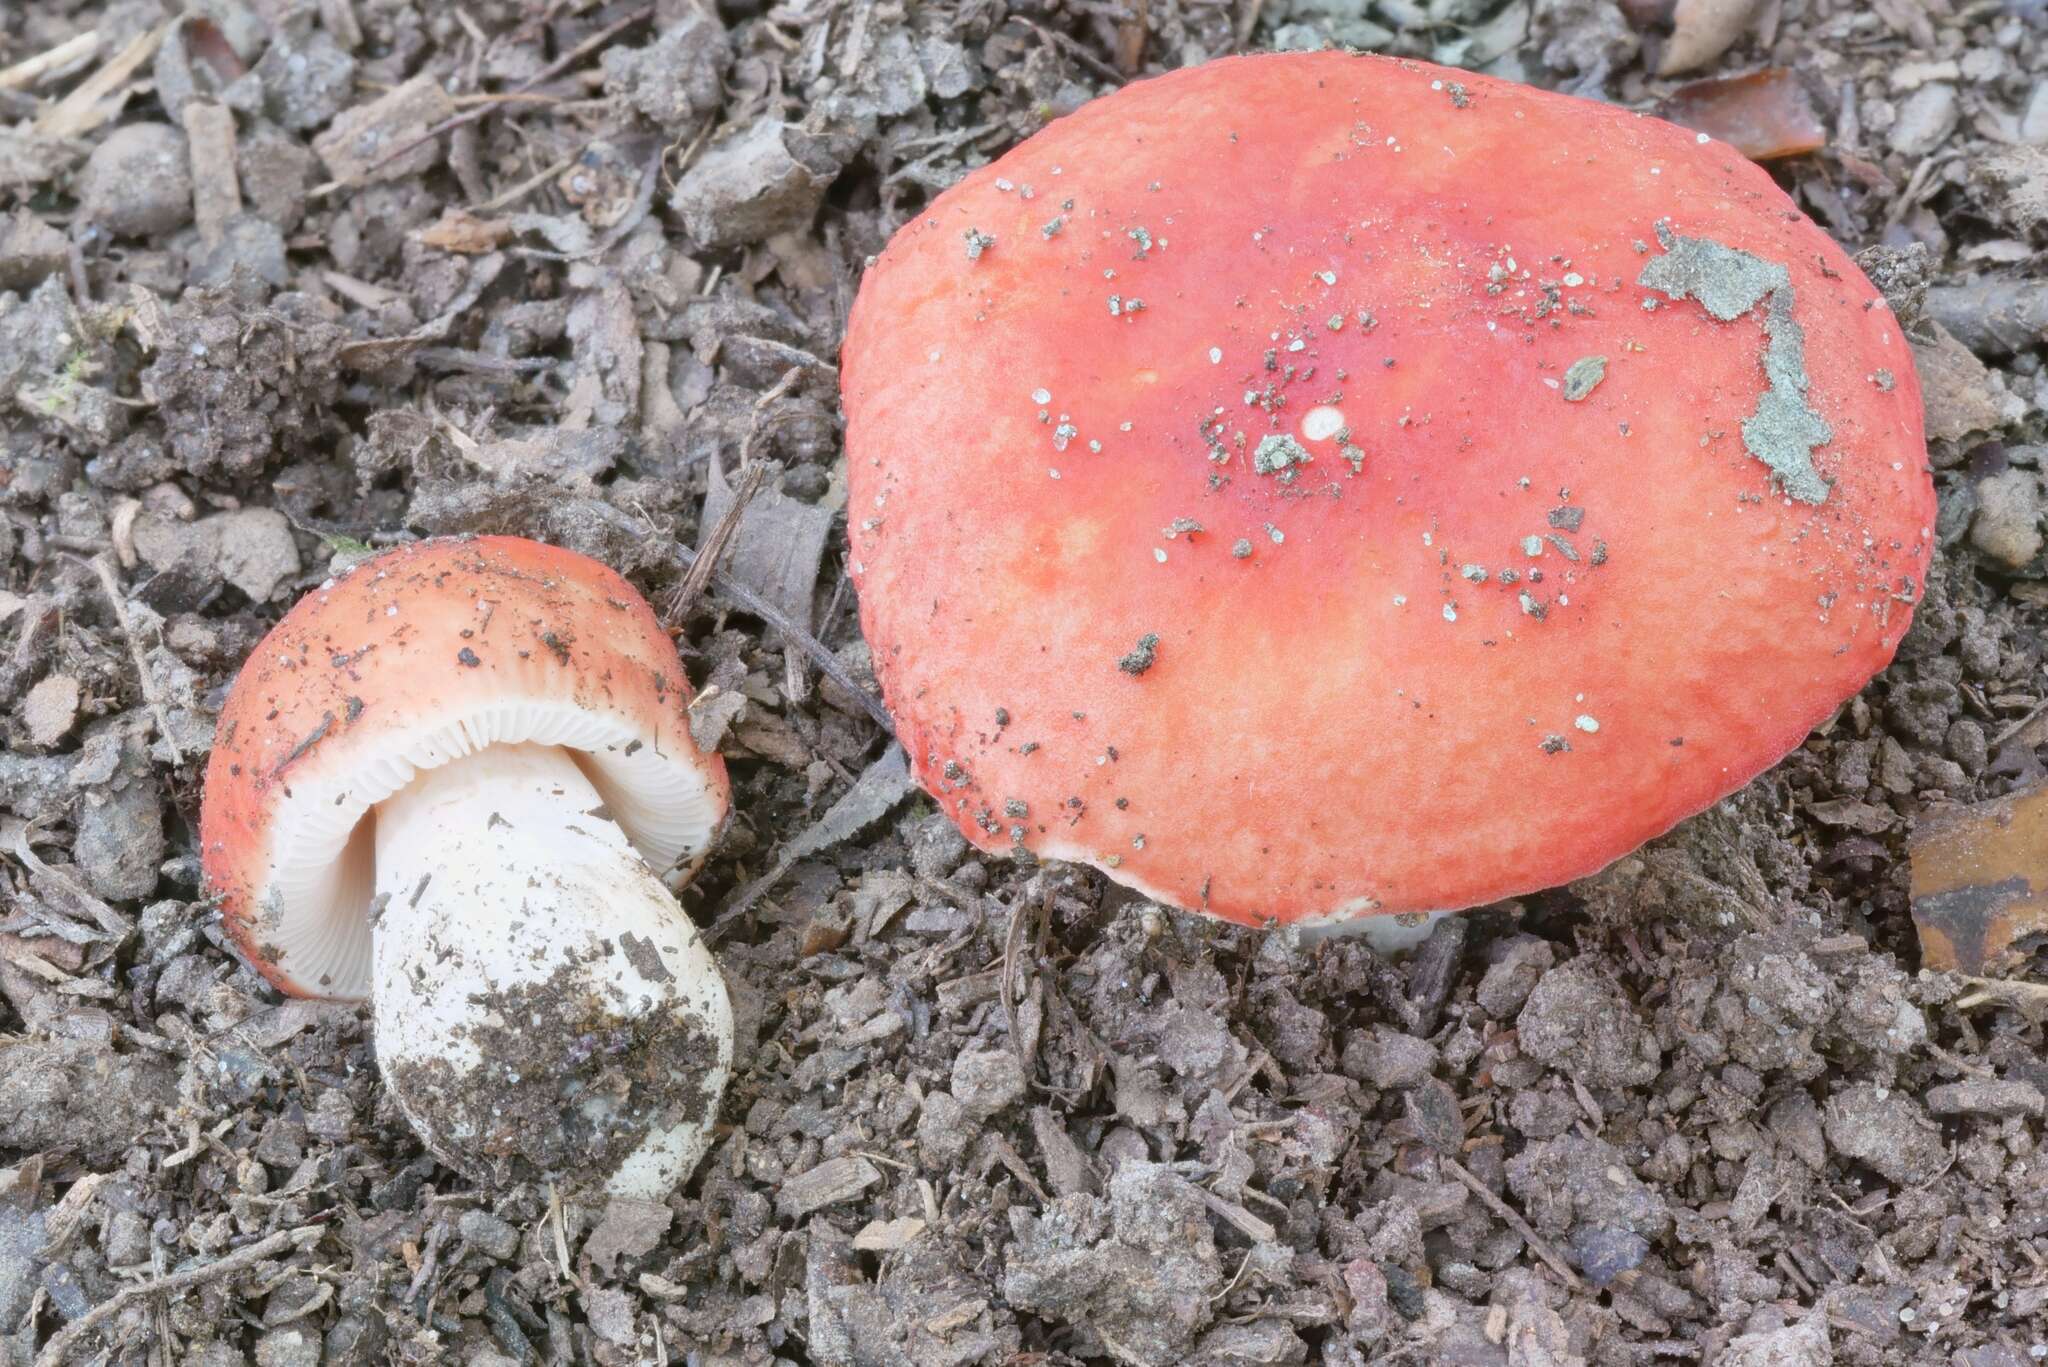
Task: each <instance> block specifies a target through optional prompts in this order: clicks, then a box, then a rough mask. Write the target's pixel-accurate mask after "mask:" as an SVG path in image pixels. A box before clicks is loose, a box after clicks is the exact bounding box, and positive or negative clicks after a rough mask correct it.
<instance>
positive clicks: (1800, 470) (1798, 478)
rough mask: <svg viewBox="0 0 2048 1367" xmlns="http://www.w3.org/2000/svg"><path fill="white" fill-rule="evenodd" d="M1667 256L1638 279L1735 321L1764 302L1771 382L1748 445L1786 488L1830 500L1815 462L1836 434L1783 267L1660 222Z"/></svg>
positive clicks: (1749, 425)
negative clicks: (1814, 396) (1820, 407)
mask: <svg viewBox="0 0 2048 1367" xmlns="http://www.w3.org/2000/svg"><path fill="white" fill-rule="evenodd" d="M1657 241H1658V242H1659V243H1660V244H1662V246H1663V248H1664V255H1662V256H1660V257H1657V258H1656V259H1654V260H1652V261H1650V262H1648V263H1647V264H1645V265H1644V267H1643V272H1642V274H1641V275H1639V276H1637V277H1636V283H1637V284H1638V285H1642V286H1644V287H1645V288H1648V289H1654V290H1662V291H1663V292H1664V293H1665V294H1667V295H1669V296H1670V297H1671V298H1673V299H1696V300H1698V301H1699V302H1700V304H1701V305H1702V306H1703V307H1705V309H1706V310H1707V312H1708V313H1709V314H1711V315H1713V317H1714V318H1715V320H1716V321H1718V322H1723V323H1732V322H1734V321H1735V320H1736V319H1737V318H1740V317H1741V316H1742V315H1743V314H1745V313H1748V312H1749V311H1750V310H1751V309H1753V308H1755V307H1756V306H1757V305H1758V304H1760V303H1761V304H1763V305H1764V337H1765V339H1766V340H1765V345H1764V376H1765V378H1766V379H1768V380H1769V381H1770V387H1769V388H1768V389H1766V390H1765V391H1764V392H1763V394H1762V396H1761V397H1759V398H1758V400H1757V405H1756V411H1755V412H1754V413H1752V414H1750V416H1749V417H1747V418H1745V419H1743V422H1742V444H1743V445H1744V446H1745V447H1747V448H1748V449H1749V453H1750V454H1751V455H1752V456H1755V457H1756V458H1757V459H1758V460H1760V461H1762V462H1763V463H1764V464H1765V465H1766V466H1768V467H1769V468H1770V471H1771V474H1772V476H1773V477H1774V478H1775V479H1776V480H1777V482H1778V484H1779V485H1780V487H1782V488H1783V489H1784V491H1785V493H1786V494H1787V495H1789V496H1790V497H1792V498H1796V499H1798V500H1799V501H1800V502H1802V503H1825V502H1826V501H1827V497H1828V483H1827V481H1826V480H1824V479H1822V478H1821V477H1820V472H1819V471H1818V470H1816V469H1814V466H1813V449H1814V448H1815V447H1816V446H1825V445H1826V444H1827V443H1828V442H1830V441H1832V440H1833V439H1834V435H1835V434H1834V429H1832V428H1830V427H1829V426H1828V424H1827V422H1826V421H1825V420H1824V419H1823V418H1822V417H1821V416H1820V414H1818V413H1816V412H1814V411H1813V409H1812V407H1811V406H1810V405H1808V403H1807V402H1806V390H1807V386H1808V384H1809V381H1808V379H1807V374H1806V330H1805V329H1804V328H1802V327H1801V326H1800V325H1799V323H1798V321H1797V320H1796V319H1794V318H1793V316H1792V309H1793V305H1794V302H1795V291H1794V290H1793V288H1792V277H1791V275H1790V273H1789V272H1787V271H1786V269H1785V268H1784V266H1782V265H1780V264H1779V263H1777V262H1775V261H1766V260H1764V259H1763V258H1762V257H1760V256H1752V255H1751V254H1750V253H1748V252H1744V251H1737V250H1736V249H1735V248H1733V247H1728V246H1724V245H1722V244H1721V243H1719V242H1715V241H1713V240H1712V239H1710V238H1704V237H1680V236H1679V235H1678V234H1676V233H1674V232H1672V230H1671V227H1670V225H1669V224H1665V223H1659V224H1658V225H1657Z"/></svg>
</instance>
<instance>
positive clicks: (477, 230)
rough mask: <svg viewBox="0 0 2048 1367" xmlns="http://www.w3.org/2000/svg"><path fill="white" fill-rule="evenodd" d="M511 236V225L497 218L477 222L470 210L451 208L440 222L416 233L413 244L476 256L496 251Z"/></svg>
mask: <svg viewBox="0 0 2048 1367" xmlns="http://www.w3.org/2000/svg"><path fill="white" fill-rule="evenodd" d="M511 236H512V228H511V226H510V225H509V224H506V223H502V222H500V221H498V220H497V219H494V218H478V217H477V216H476V215H475V214H473V213H471V212H470V211H469V210H467V209H463V208H459V207H453V206H451V207H450V208H448V209H446V210H444V211H442V214H441V217H440V219H439V220H438V221H436V222H434V223H430V224H428V225H427V226H426V227H424V228H421V229H419V230H418V231H417V232H415V233H414V234H413V240H414V241H416V242H418V243H419V244H420V245H421V246H425V247H436V248H439V249H440V250H441V251H444V252H463V253H465V254H467V255H472V256H474V255H477V254H479V253H482V252H489V251H496V250H497V249H498V248H499V247H502V246H504V245H505V243H506V241H507V240H508V239H509V238H510V237H511Z"/></svg>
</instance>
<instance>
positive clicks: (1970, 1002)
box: [1954, 973, 2048, 1014]
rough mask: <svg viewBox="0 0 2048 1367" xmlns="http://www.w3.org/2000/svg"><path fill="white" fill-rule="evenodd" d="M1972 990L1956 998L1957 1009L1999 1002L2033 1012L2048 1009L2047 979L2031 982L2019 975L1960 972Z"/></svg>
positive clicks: (1959, 975)
mask: <svg viewBox="0 0 2048 1367" xmlns="http://www.w3.org/2000/svg"><path fill="white" fill-rule="evenodd" d="M1957 976H1958V977H1960V978H1961V979H1962V980H1963V981H1964V982H1966V983H1968V984H1969V985H1970V988H1971V990H1970V991H1968V992H1966V993H1964V994H1963V995H1962V996H1960V997H1957V998H1956V999H1955V1002H1954V1005H1955V1007H1956V1009H1958V1010H1968V1009H1969V1008H1970V1007H1973V1006H1983V1005H1985V1004H1986V1003H1989V1002H1999V1003H2002V1004H2004V1005H2008V1006H2013V1007H2016V1008H2018V1009H2019V1010H2021V1011H2023V1012H2026V1013H2028V1014H2032V1013H2035V1012H2043V1013H2048V983H2030V982H2027V981H2025V980H2024V979H2019V978H1974V977H1971V976H1970V975H1969V974H1967V973H1964V974H1958V975H1957Z"/></svg>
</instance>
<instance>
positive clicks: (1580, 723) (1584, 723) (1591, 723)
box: [1572, 712, 1600, 735]
mask: <svg viewBox="0 0 2048 1367" xmlns="http://www.w3.org/2000/svg"><path fill="white" fill-rule="evenodd" d="M1572 725H1573V726H1576V727H1578V728H1579V729H1580V730H1581V731H1584V732H1585V733H1586V734H1588V735H1591V734H1592V733H1593V732H1595V731H1598V730H1599V729H1600V723H1599V722H1597V721H1595V720H1594V719H1593V718H1591V717H1589V716H1587V715H1586V714H1585V713H1584V712H1581V713H1579V715H1578V716H1576V717H1574V718H1573V719H1572Z"/></svg>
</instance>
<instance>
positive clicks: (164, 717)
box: [86, 554, 185, 768]
mask: <svg viewBox="0 0 2048 1367" xmlns="http://www.w3.org/2000/svg"><path fill="white" fill-rule="evenodd" d="M86 563H87V564H88V565H90V566H91V567H92V572H93V574H94V575H95V576H97V577H98V579H99V581H100V589H101V591H102V592H104V593H105V594H106V595H107V603H108V605H109V606H110V607H112V608H113V609H114V625H115V626H117V627H119V628H120V629H121V638H122V639H123V640H125V641H126V642H127V643H128V658H129V660H131V661H132V662H133V663H134V665H135V677H136V680H137V682H139V683H140V684H141V685H142V700H143V701H144V702H146V703H148V704H149V711H150V715H151V716H153V717H155V718H156V729H157V731H158V733H159V734H160V735H162V736H163V738H164V745H165V746H166V747H168V748H169V750H170V752H171V764H172V766H173V767H178V768H182V767H183V766H184V763H185V753H184V751H182V750H180V749H179V748H178V738H177V737H176V736H174V735H172V734H171V715H170V713H169V712H168V711H167V710H165V708H164V700H163V698H162V697H161V696H160V695H159V694H158V693H157V691H156V685H155V684H154V683H152V682H151V681H150V677H149V661H148V660H147V659H146V658H145V657H144V656H143V653H142V643H141V642H140V641H138V640H136V639H135V629H134V628H133V627H131V626H129V625H128V604H127V602H126V601H125V600H124V599H123V598H122V597H121V582H120V580H118V579H116V578H115V577H114V567H113V566H112V565H110V564H108V563H107V557H106V556H105V555H104V554H101V555H96V556H94V557H93V558H92V559H91V560H89V561H87V562H86Z"/></svg>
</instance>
